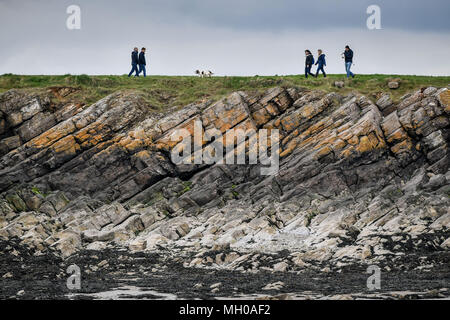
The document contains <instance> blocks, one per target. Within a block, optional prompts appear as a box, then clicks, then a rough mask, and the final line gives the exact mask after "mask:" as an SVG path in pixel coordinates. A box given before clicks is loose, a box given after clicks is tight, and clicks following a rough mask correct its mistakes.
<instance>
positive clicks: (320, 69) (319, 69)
mask: <svg viewBox="0 0 450 320" xmlns="http://www.w3.org/2000/svg"><path fill="white" fill-rule="evenodd" d="M319 71H322V73H323V76H324V77H325V78H326V77H327V74H326V73H325V70H324V69H323V65H320V64H319V66H318V67H317V71H316V78H317V77H318V76H319Z"/></svg>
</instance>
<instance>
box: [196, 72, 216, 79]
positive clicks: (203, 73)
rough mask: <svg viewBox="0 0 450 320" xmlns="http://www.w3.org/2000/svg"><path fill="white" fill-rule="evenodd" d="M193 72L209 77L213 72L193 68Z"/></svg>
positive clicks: (202, 76) (201, 76)
mask: <svg viewBox="0 0 450 320" xmlns="http://www.w3.org/2000/svg"><path fill="white" fill-rule="evenodd" d="M195 74H197V75H198V76H199V77H200V78H211V77H212V75H213V74H214V73H212V71H210V70H207V71H203V70H202V71H200V70H195Z"/></svg>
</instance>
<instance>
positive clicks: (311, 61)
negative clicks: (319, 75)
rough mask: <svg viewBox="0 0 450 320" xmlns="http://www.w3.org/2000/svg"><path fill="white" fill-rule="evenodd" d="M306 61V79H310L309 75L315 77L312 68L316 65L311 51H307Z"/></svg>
mask: <svg viewBox="0 0 450 320" xmlns="http://www.w3.org/2000/svg"><path fill="white" fill-rule="evenodd" d="M305 55H306V61H305V78H308V75H311V76H313V77H315V75H314V73H311V68H312V66H313V64H314V57H313V55H312V53H311V51H309V50H305Z"/></svg>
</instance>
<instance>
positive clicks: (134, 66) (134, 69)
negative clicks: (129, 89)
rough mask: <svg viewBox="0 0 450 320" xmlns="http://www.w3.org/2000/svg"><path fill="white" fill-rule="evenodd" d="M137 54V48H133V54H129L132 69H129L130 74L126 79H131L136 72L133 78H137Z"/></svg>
mask: <svg viewBox="0 0 450 320" xmlns="http://www.w3.org/2000/svg"><path fill="white" fill-rule="evenodd" d="M138 52H139V49H138V48H134V50H133V52H131V66H132V69H131V71H130V73H129V74H128V78H129V77H131V75H132V74H133V72H136V75H135V77H139V69H138V64H139V58H138Z"/></svg>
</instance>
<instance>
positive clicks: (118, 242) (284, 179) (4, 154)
mask: <svg viewBox="0 0 450 320" xmlns="http://www.w3.org/2000/svg"><path fill="white" fill-rule="evenodd" d="M71 92H73V90H68V89H67V88H61V90H57V88H56V89H55V88H53V89H52V90H50V91H44V92H41V93H40V94H29V93H26V92H25V91H20V90H10V91H8V92H6V93H4V94H2V95H0V239H1V242H0V245H1V255H0V259H1V265H0V268H1V269H0V282H1V288H2V289H1V290H0V297H1V298H4V299H8V298H19V299H44V298H52V299H66V298H73V299H92V298H108V297H113V298H126V297H134V298H139V297H140V298H152V299H162V298H173V299H175V298H202V299H213V298H230V297H233V298H237V297H247V298H263V297H265V298H278V299H290V298H292V299H297V298H298V299H308V298H312V299H318V298H326V299H331V298H336V299H337V298H342V299H344V298H386V299H390V298H392V299H416V298H430V299H431V298H448V296H449V294H448V290H449V287H450V284H449V280H450V279H449V277H450V267H449V266H450V263H449V248H450V240H449V239H450V237H449V233H450V232H449V226H450V210H449V208H450V170H449V168H450V152H449V147H450V138H449V137H450V117H449V115H450V106H449V101H450V98H449V91H448V89H447V88H433V87H429V88H423V89H421V90H419V91H417V92H412V93H410V94H407V95H406V96H404V97H402V99H401V100H400V101H398V102H394V101H392V100H391V98H390V96H389V94H387V93H384V94H379V96H378V97H377V98H376V99H375V100H376V101H372V100H371V99H369V98H367V97H365V96H362V95H360V94H357V93H354V94H350V95H347V96H341V95H340V94H339V93H328V94H327V93H324V92H321V91H310V90H305V89H302V88H273V89H270V90H268V91H267V92H265V93H264V94H257V95H250V94H248V93H244V92H236V93H233V94H232V95H230V96H228V97H226V98H224V99H222V100H220V101H218V102H212V101H209V102H204V103H201V104H193V105H189V106H185V107H184V108H181V109H180V108H174V109H172V110H169V111H164V112H162V111H161V112H159V111H155V110H154V109H153V108H151V106H148V105H147V104H146V103H145V101H144V100H143V99H142V97H140V96H139V95H138V94H135V93H133V92H118V93H115V94H112V95H110V96H108V97H105V98H104V99H102V100H100V101H98V102H97V103H94V104H93V105H90V106H87V105H79V104H73V103H70V102H67V100H64V101H65V102H58V101H61V100H60V99H61V97H62V96H64V98H65V99H70V94H71ZM56 94H57V97H56V96H55V95H56ZM55 97H56V98H55ZM195 122H199V123H200V125H201V129H202V130H203V132H208V131H211V130H218V131H220V132H222V133H224V134H225V133H226V132H227V130H229V129H232V128H234V129H243V130H248V129H253V130H259V129H268V130H273V129H277V130H279V133H280V170H279V172H278V174H277V175H274V176H262V175H261V174H260V169H261V165H224V164H215V165H208V164H202V165H177V164H174V163H173V162H172V161H171V158H170V152H171V151H172V150H173V149H174V148H176V147H177V145H178V144H179V143H180V142H181V141H172V139H171V137H172V135H173V133H174V132H175V131H176V130H180V129H184V130H187V131H188V132H190V133H192V131H193V128H194V123H195ZM202 143H203V146H202V147H203V149H206V148H208V147H209V146H210V143H209V142H208V141H204V142H202ZM244 143H245V142H244ZM72 264H76V265H78V266H79V267H80V269H81V271H82V277H83V278H84V281H82V283H83V286H82V289H81V290H80V291H79V292H75V293H73V292H70V290H68V289H67V287H65V285H66V279H67V277H68V275H67V274H66V268H67V267H68V266H69V265H72ZM369 265H375V266H377V267H378V268H380V270H381V277H382V278H381V279H382V286H381V289H380V290H379V291H377V292H370V291H368V289H367V286H366V281H367V278H368V277H369V274H367V272H366V271H367V267H368V266H369ZM120 288H122V289H120ZM22 291H23V292H22Z"/></svg>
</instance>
